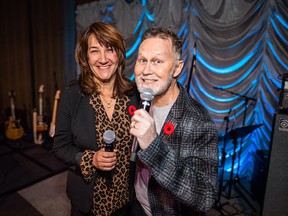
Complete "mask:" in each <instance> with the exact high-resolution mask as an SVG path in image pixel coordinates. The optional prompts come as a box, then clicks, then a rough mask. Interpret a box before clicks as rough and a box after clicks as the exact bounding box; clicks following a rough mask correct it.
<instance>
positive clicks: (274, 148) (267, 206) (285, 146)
mask: <svg viewBox="0 0 288 216" xmlns="http://www.w3.org/2000/svg"><path fill="white" fill-rule="evenodd" d="M287 201H288V113H287V112H279V113H275V115H274V120H273V132H272V137H271V146H270V155H269V167H268V175H267V182H266V190H265V197H264V202H263V206H262V216H271V215H273V216H276V215H277V216H287V215H288V202H287Z"/></svg>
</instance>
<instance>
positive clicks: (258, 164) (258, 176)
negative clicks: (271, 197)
mask: <svg viewBox="0 0 288 216" xmlns="http://www.w3.org/2000/svg"><path fill="white" fill-rule="evenodd" d="M268 159H269V151H266V150H257V151H256V153H255V154H254V168H253V175H252V180H251V184H250V187H251V188H250V190H251V193H252V194H253V197H254V198H255V199H256V201H258V203H259V204H260V206H263V201H264V195H265V187H266V180H267V170H268Z"/></svg>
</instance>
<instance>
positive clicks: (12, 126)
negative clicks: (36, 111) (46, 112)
mask: <svg viewBox="0 0 288 216" xmlns="http://www.w3.org/2000/svg"><path fill="white" fill-rule="evenodd" d="M15 97H16V96H15V91H13V90H10V91H9V98H10V107H11V116H9V121H8V122H7V123H6V129H5V135H6V137H7V138H8V139H11V140H17V139H20V138H21V137H22V136H23V135H24V129H23V127H22V126H21V124H20V119H16V115H15Z"/></svg>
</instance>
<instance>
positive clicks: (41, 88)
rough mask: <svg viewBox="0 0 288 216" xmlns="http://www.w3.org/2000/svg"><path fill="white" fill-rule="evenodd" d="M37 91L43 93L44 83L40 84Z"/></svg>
mask: <svg viewBox="0 0 288 216" xmlns="http://www.w3.org/2000/svg"><path fill="white" fill-rule="evenodd" d="M39 93H44V85H43V84H41V85H40V87H39Z"/></svg>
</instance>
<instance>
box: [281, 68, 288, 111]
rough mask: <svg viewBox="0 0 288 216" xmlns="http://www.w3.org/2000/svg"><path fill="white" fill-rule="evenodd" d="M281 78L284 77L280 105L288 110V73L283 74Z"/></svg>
mask: <svg viewBox="0 0 288 216" xmlns="http://www.w3.org/2000/svg"><path fill="white" fill-rule="evenodd" d="M279 78H282V86H281V92H280V97H279V106H280V108H281V109H282V110H288V73H286V74H281V76H280V77H279Z"/></svg>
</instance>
